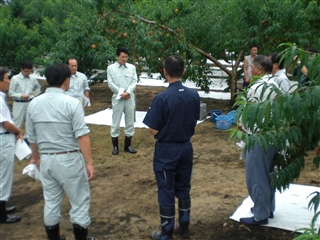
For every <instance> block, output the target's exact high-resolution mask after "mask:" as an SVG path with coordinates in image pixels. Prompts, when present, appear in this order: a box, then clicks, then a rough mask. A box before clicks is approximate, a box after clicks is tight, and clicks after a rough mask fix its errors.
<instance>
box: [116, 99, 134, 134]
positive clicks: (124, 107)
mask: <svg viewBox="0 0 320 240" xmlns="http://www.w3.org/2000/svg"><path fill="white" fill-rule="evenodd" d="M134 109H135V101H134V95H133V94H132V96H131V97H130V98H129V99H127V100H125V99H118V100H116V99H115V98H114V97H113V99H112V126H111V130H110V135H111V137H118V136H119V135H120V121H121V117H122V114H123V113H124V120H125V128H124V133H125V135H126V136H128V137H130V136H133V134H134Z"/></svg>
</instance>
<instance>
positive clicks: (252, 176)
mask: <svg viewBox="0 0 320 240" xmlns="http://www.w3.org/2000/svg"><path fill="white" fill-rule="evenodd" d="M276 154H277V149H276V147H275V146H274V145H272V144H270V146H269V148H268V150H267V152H266V153H265V152H264V151H263V149H262V148H260V147H259V145H258V144H257V143H255V144H254V146H253V148H252V149H250V150H249V151H248V152H247V157H246V182H247V188H248V191H249V195H250V197H251V199H252V201H253V203H254V207H253V214H254V217H255V219H256V220H258V221H260V220H264V219H266V218H268V217H269V215H270V212H274V211H275V190H274V189H273V188H272V186H271V181H272V179H271V177H270V173H271V172H273V171H274V165H273V160H274V157H275V156H276Z"/></svg>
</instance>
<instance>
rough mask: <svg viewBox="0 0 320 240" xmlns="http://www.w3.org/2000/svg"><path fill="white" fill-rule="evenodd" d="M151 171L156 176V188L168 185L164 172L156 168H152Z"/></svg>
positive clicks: (160, 168)
mask: <svg viewBox="0 0 320 240" xmlns="http://www.w3.org/2000/svg"><path fill="white" fill-rule="evenodd" d="M153 170H154V175H155V176H156V181H157V185H158V187H164V186H166V185H167V183H168V181H167V174H166V170H165V169H163V168H162V167H158V166H154V167H153Z"/></svg>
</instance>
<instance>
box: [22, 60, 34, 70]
mask: <svg viewBox="0 0 320 240" xmlns="http://www.w3.org/2000/svg"><path fill="white" fill-rule="evenodd" d="M20 68H21V69H33V64H32V62H30V61H24V62H22V63H21V65H20Z"/></svg>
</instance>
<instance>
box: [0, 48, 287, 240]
mask: <svg viewBox="0 0 320 240" xmlns="http://www.w3.org/2000/svg"><path fill="white" fill-rule="evenodd" d="M253 48H256V49H254V51H251V52H253V53H255V55H254V56H253V55H251V56H250V57H247V58H245V59H246V60H245V67H246V71H245V82H247V83H248V85H249V82H250V81H251V76H258V77H260V79H259V80H258V81H256V82H255V83H254V84H252V85H251V86H250V85H249V87H250V89H249V90H248V98H249V100H250V101H257V99H259V100H258V101H265V100H266V96H267V95H268V93H270V91H271V90H270V89H269V90H268V91H266V92H264V95H263V96H261V91H259V90H258V86H259V85H261V84H264V83H266V84H268V85H271V84H272V85H273V86H276V87H277V86H278V87H279V88H280V89H281V90H282V91H283V92H288V91H289V89H290V83H289V80H288V78H287V77H286V75H285V73H283V72H282V67H283V64H282V63H280V59H281V56H280V55H279V54H278V53H273V54H271V55H270V57H267V56H258V55H257V54H256V53H257V52H258V51H257V50H258V49H257V47H256V46H253ZM116 58H117V61H116V62H115V63H114V64H112V65H110V66H109V67H108V69H107V74H108V85H109V88H110V89H111V90H112V91H113V93H114V94H113V97H112V106H113V116H112V120H113V121H112V126H111V131H110V135H111V139H112V144H113V151H112V154H114V155H117V154H118V153H119V148H118V137H119V135H120V128H119V126H120V120H121V116H122V113H125V122H126V126H125V129H124V132H125V145H124V146H125V147H124V150H125V151H126V152H129V153H136V150H134V149H133V148H132V147H131V139H132V136H133V135H134V109H135V97H134V94H135V88H136V83H137V74H136V69H135V67H134V66H133V65H132V64H129V63H127V60H128V49H126V48H122V47H121V48H118V49H117V51H116ZM248 59H249V60H248ZM67 64H68V66H67V65H64V64H53V65H51V66H49V67H48V68H46V70H45V76H46V79H47V82H48V85H49V88H47V90H46V91H45V93H44V94H42V95H41V96H38V97H37V98H34V97H35V96H36V95H38V94H39V93H40V86H39V84H38V82H37V81H33V80H32V79H28V76H29V75H30V73H31V71H32V65H31V66H30V65H28V67H27V69H28V71H26V70H25V67H23V66H24V65H22V66H21V73H20V74H19V75H17V76H15V77H13V79H12V82H11V84H10V89H9V96H12V97H13V98H14V100H15V102H14V111H13V113H14V119H19V120H16V121H17V123H16V125H18V124H21V122H23V121H24V118H25V117H26V119H27V120H26V129H27V131H26V136H27V138H28V141H29V142H30V146H31V148H32V159H31V161H30V163H32V164H37V165H38V166H39V165H40V177H41V181H42V185H43V192H44V199H45V208H44V222H45V230H46V233H47V236H48V238H49V239H54V240H56V239H60V231H59V222H60V220H61V215H60V203H61V201H62V198H63V193H64V192H66V193H67V195H68V197H69V199H70V203H71V207H72V208H71V210H70V219H71V222H72V223H73V229H74V235H75V238H76V240H82V239H87V235H88V226H89V224H90V217H89V205H90V188H89V183H88V181H90V180H91V179H93V177H94V173H95V172H94V167H93V159H92V154H91V145H90V138H89V135H88V134H89V132H90V131H89V129H88V127H87V126H86V124H85V121H84V113H83V109H84V108H85V107H86V106H87V105H88V103H89V100H88V99H89V90H90V89H89V86H88V82H87V79H86V77H85V75H83V74H82V73H79V72H78V71H77V61H76V60H75V59H69V60H68V62H67ZM249 70H250V74H248V71H249ZM163 72H164V75H165V77H166V79H167V81H168V82H169V87H168V89H167V90H165V91H164V92H162V93H160V94H158V95H157V96H156V97H155V98H154V100H153V102H152V104H151V107H150V108H149V110H148V112H147V115H146V117H145V119H144V121H143V122H144V123H145V124H146V125H147V126H148V127H149V128H148V130H149V132H150V133H151V134H152V135H154V138H155V139H156V145H155V151H154V158H153V170H154V174H155V177H156V181H157V185H158V203H159V208H160V222H161V230H160V231H154V232H153V233H152V238H153V239H156V240H162V239H172V238H173V230H174V222H175V220H174V219H175V197H177V198H178V208H179V217H178V222H179V226H178V229H179V232H180V234H181V236H182V237H183V238H188V237H189V235H190V234H189V222H190V209H191V199H190V188H191V186H190V181H191V175H192V161H193V148H192V144H191V140H190V139H191V137H192V136H193V134H194V130H195V126H196V122H197V120H198V119H199V113H200V97H199V94H198V93H197V92H196V91H195V90H191V89H189V88H187V87H185V86H183V85H182V83H181V77H182V75H183V74H184V61H183V59H181V58H180V57H178V56H169V57H168V58H166V60H165V61H164V66H163ZM28 74H29V75H28ZM8 85H9V80H8V73H7V71H6V70H5V69H2V68H1V69H0V91H1V92H0V94H1V96H0V97H1V98H0V100H1V102H0V104H1V115H0V121H1V127H0V144H1V146H0V147H1V164H4V163H5V164H4V165H3V166H5V168H1V169H0V178H1V184H2V185H1V192H0V204H1V205H0V213H1V219H0V221H1V223H12V222H17V221H19V220H20V217H19V216H11V215H8V214H7V210H6V207H5V203H6V201H8V199H9V196H10V191H11V185H12V173H13V161H14V156H13V148H14V140H15V135H16V138H20V139H22V134H21V131H20V129H19V128H20V125H19V127H16V126H15V125H14V124H13V123H14V121H15V120H14V121H12V120H11V117H10V112H9V109H8V108H7V106H6V104H5V99H4V98H5V95H4V93H3V91H6V90H7V89H8ZM23 87H25V88H23ZM15 89H19V90H20V91H18V92H15ZM68 95H70V96H68ZM71 96H72V97H71ZM33 98H34V99H33ZM31 100H32V102H31ZM28 105H29V106H28ZM25 108H26V109H25ZM15 109H16V110H15ZM27 109H28V110H27ZM16 113H24V116H21V117H19V116H17V115H16ZM243 130H244V131H246V132H247V133H249V134H250V132H248V130H246V128H245V126H243ZM14 134H15V135H14ZM8 144H9V145H8ZM3 149H6V150H5V151H2V150H3ZM7 149H8V150H7ZM276 153H277V149H276V147H275V146H273V145H272V144H270V147H269V149H268V151H267V152H264V151H263V149H261V148H260V147H259V145H257V144H256V145H254V147H253V148H252V149H250V150H249V151H248V152H247V164H246V182H247V186H248V191H249V194H250V196H251V198H252V200H253V202H254V207H253V208H252V209H251V211H252V213H253V215H254V216H253V217H251V218H242V219H240V221H241V222H243V223H245V224H248V225H260V224H265V223H267V222H268V218H272V217H273V216H274V215H273V212H274V210H275V202H274V201H275V199H274V190H273V189H272V188H271V178H270V174H269V173H270V172H272V171H273V170H274V166H273V158H274V156H275V155H276ZM40 159H41V161H40ZM84 160H85V161H86V164H85V161H84ZM3 169H4V170H3ZM8 210H10V209H8Z"/></svg>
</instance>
